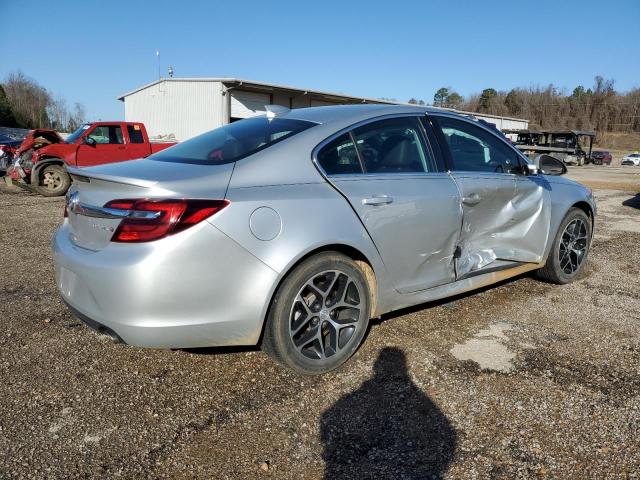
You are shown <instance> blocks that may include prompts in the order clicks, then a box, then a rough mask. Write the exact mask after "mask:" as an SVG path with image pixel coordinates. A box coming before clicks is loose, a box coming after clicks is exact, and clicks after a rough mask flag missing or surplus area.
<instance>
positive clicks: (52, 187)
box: [36, 165, 71, 197]
mask: <svg viewBox="0 0 640 480" xmlns="http://www.w3.org/2000/svg"><path fill="white" fill-rule="evenodd" d="M38 177H39V180H38V186H37V187H36V189H37V190H38V193H40V194H41V195H44V196H45V197H59V196H61V195H64V194H65V193H67V190H69V186H70V185H71V178H70V177H69V174H68V173H67V172H66V170H65V169H64V168H63V167H61V166H60V165H47V166H46V167H44V168H43V169H42V170H41V171H40V172H39V175H38Z"/></svg>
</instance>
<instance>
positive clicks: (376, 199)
mask: <svg viewBox="0 0 640 480" xmlns="http://www.w3.org/2000/svg"><path fill="white" fill-rule="evenodd" d="M391 202H393V197H390V196H388V195H374V196H373V197H368V198H363V199H362V203H363V204H364V205H387V204H389V203H391Z"/></svg>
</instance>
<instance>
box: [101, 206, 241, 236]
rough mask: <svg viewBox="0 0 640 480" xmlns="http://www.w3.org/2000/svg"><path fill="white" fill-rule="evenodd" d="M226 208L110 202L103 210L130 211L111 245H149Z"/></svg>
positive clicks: (117, 230)
mask: <svg viewBox="0 0 640 480" xmlns="http://www.w3.org/2000/svg"><path fill="white" fill-rule="evenodd" d="M227 205H229V201H227V200H173V199H169V200H147V199H141V200H112V201H110V202H109V203H107V204H106V205H105V208H113V209H117V210H130V211H131V212H133V213H132V214H131V215H130V216H127V217H125V218H123V219H122V221H121V222H120V225H118V228H117V229H116V231H115V233H114V234H113V237H112V238H111V241H112V242H150V241H152V240H158V239H160V238H163V237H166V236H167V235H171V234H174V233H177V232H181V231H182V230H185V229H187V228H189V227H191V226H193V225H195V224H197V223H199V222H201V221H202V220H204V219H206V218H209V217H210V216H211V215H213V214H214V213H217V212H219V211H220V210H222V209H223V208H224V207H226V206H227ZM135 212H151V213H156V214H157V216H155V217H154V218H144V216H140V215H138V216H136V215H135Z"/></svg>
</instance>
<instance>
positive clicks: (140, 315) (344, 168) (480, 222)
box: [53, 105, 596, 374]
mask: <svg viewBox="0 0 640 480" xmlns="http://www.w3.org/2000/svg"><path fill="white" fill-rule="evenodd" d="M69 172H70V173H71V175H72V177H73V178H74V183H73V185H72V187H71V189H70V191H69V196H68V200H67V209H66V215H67V218H66V219H65V221H64V223H63V225H62V227H61V228H60V229H59V230H58V232H57V233H56V235H55V238H54V241H53V249H54V256H55V263H56V279H57V283H58V288H59V291H60V292H61V294H62V296H63V298H64V300H65V301H66V302H67V304H68V305H69V306H70V308H71V309H72V310H73V312H75V313H76V315H77V316H78V317H79V318H81V319H82V320H84V321H85V322H86V323H87V324H89V325H90V326H92V327H93V328H95V329H97V330H98V331H100V332H102V333H105V334H107V335H109V336H111V337H112V338H113V339H116V340H119V341H123V342H125V343H128V344H132V345H139V346H146V347H162V348H181V347H204V346H218V345H255V344H258V343H260V344H261V345H262V347H263V348H264V349H265V350H266V351H267V352H269V353H270V354H271V355H272V356H273V357H274V358H275V359H276V360H277V361H279V362H281V363H282V364H284V365H286V366H288V367H291V368H293V369H295V370H298V371H300V372H304V373H309V374H313V373H322V372H326V371H329V370H332V369H334V368H336V367H338V366H340V365H342V364H343V363H344V362H345V361H346V360H347V359H348V358H349V357H350V356H351V355H353V353H354V352H355V350H356V349H357V348H358V346H359V345H360V343H361V341H362V339H363V337H364V335H365V332H366V330H367V326H368V323H369V319H370V318H372V317H377V316H380V315H381V314H383V313H385V312H390V311H392V310H397V309H401V308H403V307H408V306H411V305H416V304H420V303H424V302H428V301H432V300H436V299H440V298H444V297H447V296H451V295H455V294H459V293H462V292H466V291H469V290H473V289H476V288H479V287H483V286H486V285H489V284H492V283H495V282H498V281H500V280H503V279H506V278H509V277H513V276H515V275H518V274H521V273H524V272H529V271H536V273H537V275H538V276H539V277H541V278H542V279H544V280H547V281H550V282H554V283H558V284H562V283H567V282H570V281H572V280H573V279H575V278H576V276H578V275H579V274H580V272H581V270H582V269H583V268H584V265H585V262H586V259H587V254H588V252H589V247H590V242H591V238H592V233H593V228H594V219H595V215H596V206H595V203H594V200H593V198H592V195H591V191H590V190H589V189H587V188H585V187H584V186H582V185H580V184H578V183H575V182H573V181H570V180H567V179H565V178H563V177H562V176H561V174H562V173H564V172H566V167H564V165H563V164H562V162H559V161H558V160H555V159H554V158H552V157H548V156H543V157H541V158H539V159H538V160H537V163H536V164H534V163H531V162H530V161H529V160H528V159H527V158H526V157H525V156H523V155H522V154H521V153H520V152H519V151H518V150H517V149H515V148H514V147H513V146H512V145H511V144H510V143H509V142H508V141H506V139H505V137H504V136H503V135H502V134H501V133H500V132H499V131H498V130H497V129H495V128H492V127H491V126H490V125H488V124H485V123H483V122H481V121H477V120H475V119H473V118H471V117H466V116H461V115H457V114H454V113H450V112H446V111H442V110H438V109H429V108H422V107H411V106H389V105H357V106H334V107H318V108H308V109H300V110H291V111H289V110H286V109H282V108H279V109H275V108H270V109H268V114H267V115H266V116H261V117H254V118H251V119H247V120H242V121H239V122H235V123H232V124H229V125H226V126H224V127H222V128H219V129H216V130H213V131H212V132H209V133H205V134H203V135H201V136H199V137H196V138H194V139H192V140H189V141H186V142H183V143H181V144H178V145H176V146H174V147H172V148H169V149H166V150H164V151H162V152H159V153H156V154H154V155H151V156H150V157H148V158H146V159H142V160H133V161H130V162H123V163H118V164H109V165H103V166H99V167H93V168H85V169H81V170H80V169H75V170H74V169H69Z"/></svg>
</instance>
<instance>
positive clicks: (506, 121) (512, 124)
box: [473, 113, 529, 130]
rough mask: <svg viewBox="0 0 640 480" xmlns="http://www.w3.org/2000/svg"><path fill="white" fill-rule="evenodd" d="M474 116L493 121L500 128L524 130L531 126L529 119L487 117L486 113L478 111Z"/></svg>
mask: <svg viewBox="0 0 640 480" xmlns="http://www.w3.org/2000/svg"><path fill="white" fill-rule="evenodd" d="M473 116H474V117H476V118H481V119H482V120H486V121H487V122H489V123H493V124H494V125H495V126H497V127H498V128H499V129H500V130H516V129H520V130H524V129H527V128H529V122H528V121H527V120H514V119H510V118H495V117H485V116H484V115H480V114H477V113H474V114H473Z"/></svg>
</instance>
